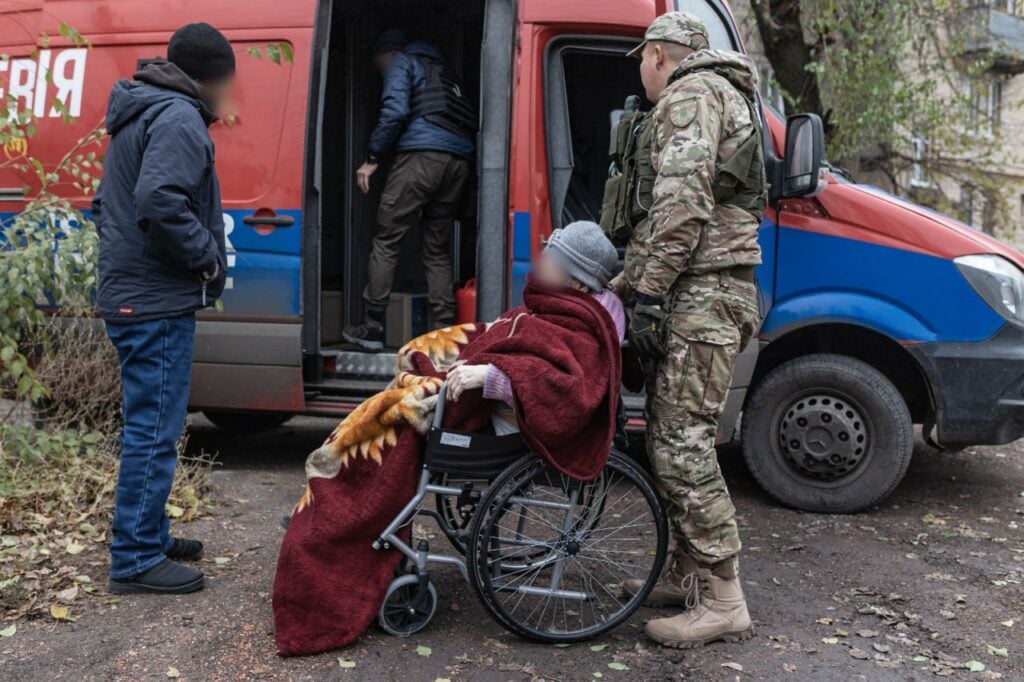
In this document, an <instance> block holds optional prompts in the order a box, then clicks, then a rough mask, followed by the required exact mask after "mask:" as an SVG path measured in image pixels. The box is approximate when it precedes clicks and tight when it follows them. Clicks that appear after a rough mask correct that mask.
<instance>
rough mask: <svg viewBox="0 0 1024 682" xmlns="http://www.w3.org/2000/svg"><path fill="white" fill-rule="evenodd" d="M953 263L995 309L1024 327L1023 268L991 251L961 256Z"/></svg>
mask: <svg viewBox="0 0 1024 682" xmlns="http://www.w3.org/2000/svg"><path fill="white" fill-rule="evenodd" d="M953 262H954V263H956V266H957V267H958V268H959V269H960V273H961V274H962V275H963V276H964V278H965V279H966V280H967V281H968V282H970V284H971V286H972V287H974V290H975V291H976V292H978V295H979V296H981V297H982V298H983V299H985V302H986V303H988V304H989V305H990V306H991V307H992V309H993V310H995V311H996V312H997V313H999V314H1000V315H1002V316H1003V317H1005V318H1006V319H1007V320H1009V321H1010V322H1013V323H1015V324H1019V325H1021V326H1024V272H1021V270H1020V268H1018V267H1017V266H1016V265H1014V264H1013V263H1011V262H1010V261H1008V260H1006V259H1005V258H1003V257H1002V256H995V255H992V254H979V255H974V256H961V257H959V258H954V259H953Z"/></svg>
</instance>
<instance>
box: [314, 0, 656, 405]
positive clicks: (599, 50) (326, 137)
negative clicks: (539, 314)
mask: <svg viewBox="0 0 1024 682" xmlns="http://www.w3.org/2000/svg"><path fill="white" fill-rule="evenodd" d="M489 4H490V5H494V4H496V3H495V1H494V0H466V1H464V2H458V3H455V2H448V1H447V0H350V1H348V2H344V3H342V2H332V3H329V10H328V11H327V12H326V15H327V16H325V15H324V14H323V13H322V14H321V17H322V19H324V20H326V21H328V22H329V31H328V35H327V39H326V45H325V48H324V52H323V55H322V57H321V61H320V63H321V64H322V65H325V66H324V67H323V68H322V69H321V73H320V96H319V100H320V102H322V108H321V110H320V112H319V118H318V120H317V122H316V126H317V137H318V139H319V140H320V148H319V149H318V150H317V160H316V163H315V168H314V170H313V173H315V176H312V177H314V178H315V179H314V182H316V183H317V184H318V186H319V196H320V199H319V202H320V205H319V212H320V224H321V234H320V240H319V273H318V275H316V277H317V278H318V280H319V281H316V284H317V285H318V286H319V291H320V300H319V305H320V311H319V318H320V323H319V330H318V332H317V336H318V338H317V339H316V340H315V341H314V340H313V339H312V338H308V340H307V349H308V348H309V347H310V346H312V345H314V344H318V345H319V349H320V354H321V355H322V356H323V357H324V358H328V357H332V358H334V359H335V360H336V367H331V366H328V368H327V369H326V374H327V375H328V377H325V378H326V379H341V378H345V379H348V380H349V384H348V385H349V386H351V385H352V384H351V380H353V379H360V378H363V379H370V376H371V375H372V376H373V377H374V378H375V379H377V380H378V381H379V380H380V379H384V378H386V377H387V376H388V375H390V373H391V372H393V370H394V359H393V358H394V356H393V355H391V354H390V353H387V352H386V353H383V354H377V356H376V357H375V358H374V357H373V356H372V355H371V354H364V353H359V352H358V351H357V350H356V349H354V348H353V347H351V346H348V345H346V344H345V343H344V341H343V339H342V337H341V331H342V329H343V328H344V326H345V325H346V324H350V323H356V322H359V321H360V320H361V319H362V316H363V301H362V291H363V287H364V285H365V282H366V277H367V261H368V256H369V253H370V248H371V244H372V240H373V236H374V233H375V231H376V209H377V205H378V202H379V199H380V194H381V190H382V188H383V186H384V182H385V179H386V177H387V172H388V167H387V161H388V160H383V161H382V164H381V167H380V169H379V170H378V171H377V173H376V174H375V175H374V176H373V178H372V182H371V191H370V193H369V194H367V195H363V194H362V193H361V192H360V191H359V190H358V188H357V187H356V183H355V170H356V168H357V167H358V166H359V164H360V163H361V162H362V160H363V159H364V158H365V156H366V152H367V142H368V139H369V136H370V133H371V131H372V130H373V127H374V125H375V123H376V118H377V114H378V108H379V98H380V91H381V85H382V78H381V75H380V74H378V73H377V72H376V70H375V67H374V65H373V60H372V55H371V49H372V45H373V42H374V40H375V39H376V37H377V36H378V35H379V34H380V33H381V31H383V30H385V29H387V28H401V29H403V30H404V31H405V32H406V34H407V36H408V38H409V39H410V40H416V39H425V40H430V41H433V42H434V43H436V44H437V45H438V46H439V47H440V48H441V49H442V51H443V52H444V54H445V56H446V58H447V62H448V66H449V68H450V69H451V70H452V71H453V72H454V73H455V74H456V76H457V77H458V78H459V80H460V82H461V85H462V87H463V88H464V89H465V90H466V91H467V92H468V93H469V94H470V97H471V99H472V100H473V101H477V100H478V98H479V93H480V91H481V89H484V91H485V94H486V92H487V87H488V84H487V83H482V82H481V74H482V73H488V68H487V66H488V65H487V64H484V63H483V61H482V60H484V59H487V60H494V59H495V58H494V57H493V55H485V54H482V52H483V51H482V50H481V45H482V44H483V39H484V25H485V21H487V22H488V23H490V22H492V21H494V20H495V19H494V17H491V18H489V19H488V18H487V16H486V10H487V6H488V5H489ZM513 11H514V10H513ZM556 43H557V44H553V46H552V49H551V50H550V51H549V57H548V58H549V60H551V62H549V66H550V65H552V64H554V65H555V66H556V67H557V68H551V69H549V77H548V78H547V81H548V83H547V85H546V88H547V92H546V93H545V94H546V100H547V102H546V106H547V108H548V111H547V112H546V116H545V118H546V125H547V127H548V130H547V131H546V133H547V137H548V145H549V156H551V157H552V168H551V169H550V173H551V194H552V206H553V207H554V209H553V210H554V215H553V216H552V217H553V222H554V224H555V225H556V226H560V225H564V224H566V223H568V222H571V221H573V220H583V219H586V220H595V221H596V220H598V218H599V215H600V208H601V198H602V193H603V189H604V183H605V180H606V178H607V174H608V163H609V161H608V153H609V140H610V138H611V129H612V126H613V124H614V122H615V121H616V120H617V115H618V114H619V113H621V109H622V106H623V101H624V99H625V97H626V96H627V95H630V94H642V92H643V90H642V87H641V85H640V79H639V70H638V68H637V66H638V65H637V62H636V61H635V60H633V59H631V58H627V57H626V56H625V53H626V51H628V49H629V48H630V47H632V46H633V45H634V44H635V41H628V40H626V41H624V40H622V39H608V40H598V41H594V40H590V39H581V40H575V39H572V38H571V37H566V39H565V41H556ZM490 67H491V69H492V71H493V63H492V64H491V65H490ZM509 72H510V71H509ZM595 74H600V78H599V79H598V78H595ZM510 87H511V86H510V85H504V84H501V85H500V89H501V90H505V89H508V88H510ZM552 92H554V93H555V95H556V96H552ZM494 94H496V93H492V97H490V98H488V99H493V98H494V97H493V95H494ZM489 105H490V102H484V103H483V111H481V114H480V115H481V125H482V126H486V125H487V123H486V121H487V120H488V118H487V113H486V112H487V111H488V106H489ZM553 121H554V122H555V124H554V125H552V122H553ZM506 127H507V125H506ZM492 137H494V135H493V134H490V135H489V138H488V139H489V145H488V146H489V147H491V148H492V149H493V148H494V147H496V146H498V145H497V144H495V143H494V142H493V141H490V140H491V138H492ZM483 153H484V154H487V153H488V150H483ZM497 165H500V161H499V163H498V164H497ZM505 165H507V163H506V164H505ZM494 166H495V163H494V162H493V161H492V162H490V163H481V162H480V161H479V159H478V163H477V167H478V168H480V167H485V168H487V167H494ZM486 172H487V171H484V173H486ZM506 172H507V171H506ZM479 180H480V187H481V188H482V189H481V193H483V192H484V191H485V189H483V188H486V187H489V186H490V185H487V184H486V183H485V182H484V178H483V177H481V178H480V179H479ZM504 183H505V187H507V179H506V180H505V181H504ZM491 203H496V204H497V203H498V202H490V201H489V202H481V207H480V208H479V211H480V212H481V213H482V214H483V213H484V212H485V211H488V210H490V209H489V206H490V204H491ZM506 206H507V205H506ZM506 206H501V205H495V206H494V207H491V208H493V209H494V210H495V211H497V212H498V219H499V220H503V221H504V220H507V207H506ZM477 211H478V209H477V194H476V185H475V183H471V187H470V192H468V196H467V197H466V201H465V208H464V210H463V211H462V215H461V217H460V219H459V220H458V221H457V223H456V226H455V231H454V235H453V239H452V248H453V266H454V273H453V274H454V280H455V283H456V287H459V286H460V285H462V284H464V283H465V282H467V281H468V280H470V279H471V278H473V277H474V276H475V275H476V272H477V266H478V263H477V259H478V250H477V233H478V226H479V225H480V224H482V223H483V222H484V220H485V219H486V215H485V216H484V217H481V218H479V219H478V216H477ZM502 214H504V216H505V218H501V215H502ZM485 241H487V240H485ZM506 246H507V245H505V244H500V245H498V244H495V246H494V248H493V249H492V248H490V247H488V248H486V249H483V250H481V252H480V255H479V258H481V259H488V258H495V259H498V258H501V259H504V258H505V257H506V251H505V248H506ZM492 252H493V253H492ZM496 262H500V261H496ZM480 268H481V272H485V271H489V270H490V266H489V265H488V263H487V262H484V261H482V262H481V263H480ZM304 277H305V275H304ZM305 281H306V282H307V283H308V284H313V282H312V281H310V280H309V279H306V280H305ZM425 294H426V281H425V277H424V273H423V267H422V265H421V264H420V235H419V233H418V231H417V230H411V231H410V233H409V234H408V235H407V237H406V240H405V244H404V245H403V252H402V256H401V259H400V261H399V266H398V269H397V275H396V279H395V282H394V287H393V294H392V301H391V305H390V306H389V311H388V333H387V341H386V347H387V349H388V350H390V351H392V352H393V350H394V349H395V348H397V347H398V346H400V345H401V344H402V343H404V342H405V341H407V340H408V339H409V338H411V337H413V336H415V335H418V334H420V333H423V332H425V331H427V324H428V323H429V320H428V319H427V308H428V306H427V304H426V296H425ZM505 303H506V304H508V303H512V304H514V303H515V300H512V301H506V302H505ZM399 321H400V322H401V324H396V323H397V322H399ZM307 352H308V350H307ZM360 358H362V359H360Z"/></svg>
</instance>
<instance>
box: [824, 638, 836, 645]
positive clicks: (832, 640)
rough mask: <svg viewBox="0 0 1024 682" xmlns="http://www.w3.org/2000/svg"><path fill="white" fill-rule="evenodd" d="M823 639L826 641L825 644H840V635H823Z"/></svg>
mask: <svg viewBox="0 0 1024 682" xmlns="http://www.w3.org/2000/svg"><path fill="white" fill-rule="evenodd" d="M821 641H822V642H824V643H825V644H839V638H838V637H822V638H821Z"/></svg>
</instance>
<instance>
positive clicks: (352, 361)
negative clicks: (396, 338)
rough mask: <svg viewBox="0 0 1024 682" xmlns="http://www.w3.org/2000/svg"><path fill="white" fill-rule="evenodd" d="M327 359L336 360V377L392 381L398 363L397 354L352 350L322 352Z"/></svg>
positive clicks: (327, 350) (326, 350)
mask: <svg viewBox="0 0 1024 682" xmlns="http://www.w3.org/2000/svg"><path fill="white" fill-rule="evenodd" d="M322 354H323V355H324V357H325V358H333V359H334V372H333V375H334V376H338V377H353V378H359V379H364V378H373V379H383V380H384V381H385V382H387V381H391V379H393V378H394V376H395V367H396V365H397V363H398V354H397V353H360V352H359V351H351V350H329V349H325V350H323V351H322Z"/></svg>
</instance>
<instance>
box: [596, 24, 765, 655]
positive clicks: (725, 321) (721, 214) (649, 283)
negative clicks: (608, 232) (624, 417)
mask: <svg viewBox="0 0 1024 682" xmlns="http://www.w3.org/2000/svg"><path fill="white" fill-rule="evenodd" d="M644 37H645V40H644V43H643V44H641V45H640V46H639V47H638V48H637V49H636V50H635V51H634V52H636V53H638V54H639V55H640V56H641V59H642V63H641V67H640V71H641V76H642V79H643V82H644V87H645V89H646V90H647V96H648V98H649V99H650V100H651V101H652V102H655V109H654V112H653V126H654V130H653V138H652V142H651V159H652V162H653V166H654V171H655V172H656V174H657V175H656V180H655V181H654V186H653V203H652V205H651V210H650V215H649V217H648V220H647V221H646V224H641V225H640V226H638V228H643V229H637V230H636V231H635V232H634V234H633V237H632V239H631V240H630V243H629V246H628V248H627V266H626V270H625V271H624V272H623V273H622V275H620V276H619V278H617V280H616V282H614V283H613V287H614V288H615V289H616V290H617V293H619V294H620V295H621V296H622V297H623V298H624V299H625V300H627V301H629V302H631V303H632V304H633V306H634V307H633V316H632V322H631V325H630V339H631V342H632V345H633V347H634V348H636V349H637V351H638V352H639V353H640V354H641V356H642V357H643V364H644V374H645V378H646V385H647V396H648V398H647V419H648V422H647V423H648V427H647V448H648V455H649V457H650V460H651V465H652V467H653V469H654V472H655V475H656V479H657V482H658V487H659V489H660V492H661V494H662V497H663V499H664V500H665V502H666V507H667V510H668V513H669V518H670V519H671V520H672V524H673V528H674V531H675V536H676V551H675V556H674V561H673V566H672V568H671V570H670V571H669V573H668V574H667V576H666V578H665V580H663V581H662V582H661V583H659V585H658V586H657V587H656V589H655V590H654V592H653V593H652V595H651V600H652V601H653V602H656V603H659V604H661V605H675V606H680V607H683V608H684V611H683V612H682V613H681V614H679V615H676V616H674V617H671V618H659V619H655V620H652V621H650V622H648V623H647V626H646V632H647V634H648V635H649V636H650V637H651V638H653V639H654V640H656V641H658V642H660V643H662V644H665V645H668V646H673V647H679V648H689V647H695V646H701V645H703V644H705V643H708V642H712V641H716V640H731V641H735V640H743V639H747V638H748V637H750V636H751V635H752V634H753V625H752V623H751V620H750V616H749V614H748V612H747V607H746V601H745V599H744V597H743V590H742V588H741V587H740V582H739V579H738V577H737V564H736V555H737V553H738V552H739V550H740V539H739V532H738V529H737V525H736V518H735V508H734V507H733V503H732V500H731V499H730V497H729V491H728V489H727V487H726V484H725V480H724V479H723V477H722V473H721V470H720V469H719V466H718V460H717V456H716V453H715V436H716V432H717V429H718V418H719V416H720V415H721V413H722V409H723V407H724V405H725V400H726V397H727V395H728V392H729V386H730V384H731V381H732V373H733V366H734V364H735V361H736V357H737V355H738V354H739V352H740V351H741V350H742V349H743V348H744V347H745V346H746V345H747V343H748V342H750V340H751V338H752V337H753V335H754V333H755V332H756V331H757V328H758V326H759V324H760V316H759V313H758V305H757V286H756V283H755V279H754V268H755V267H756V266H757V265H759V264H760V263H761V251H760V248H759V247H758V243H757V231H758V224H759V222H760V215H761V212H762V210H763V209H764V206H765V200H766V194H767V190H766V181H765V175H764V160H763V152H762V149H761V123H760V117H759V116H758V114H757V113H756V111H757V110H756V106H757V105H756V87H757V76H756V71H755V68H754V65H753V63H752V62H751V61H750V60H749V59H748V58H747V57H745V56H744V55H741V54H738V53H735V52H725V51H717V50H711V49H709V45H708V33H707V29H706V27H705V26H704V24H703V23H702V22H701V20H700V19H698V18H697V17H695V16H693V15H690V14H686V13H683V12H671V13H668V14H665V15H662V16H660V17H658V18H657V19H656V20H655V21H654V23H652V24H651V26H650V27H649V28H648V30H647V33H646V35H645V36H644ZM624 587H625V589H626V590H634V591H635V590H636V589H639V585H637V584H634V583H631V582H628V581H627V584H626V585H625V586H624Z"/></svg>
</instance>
